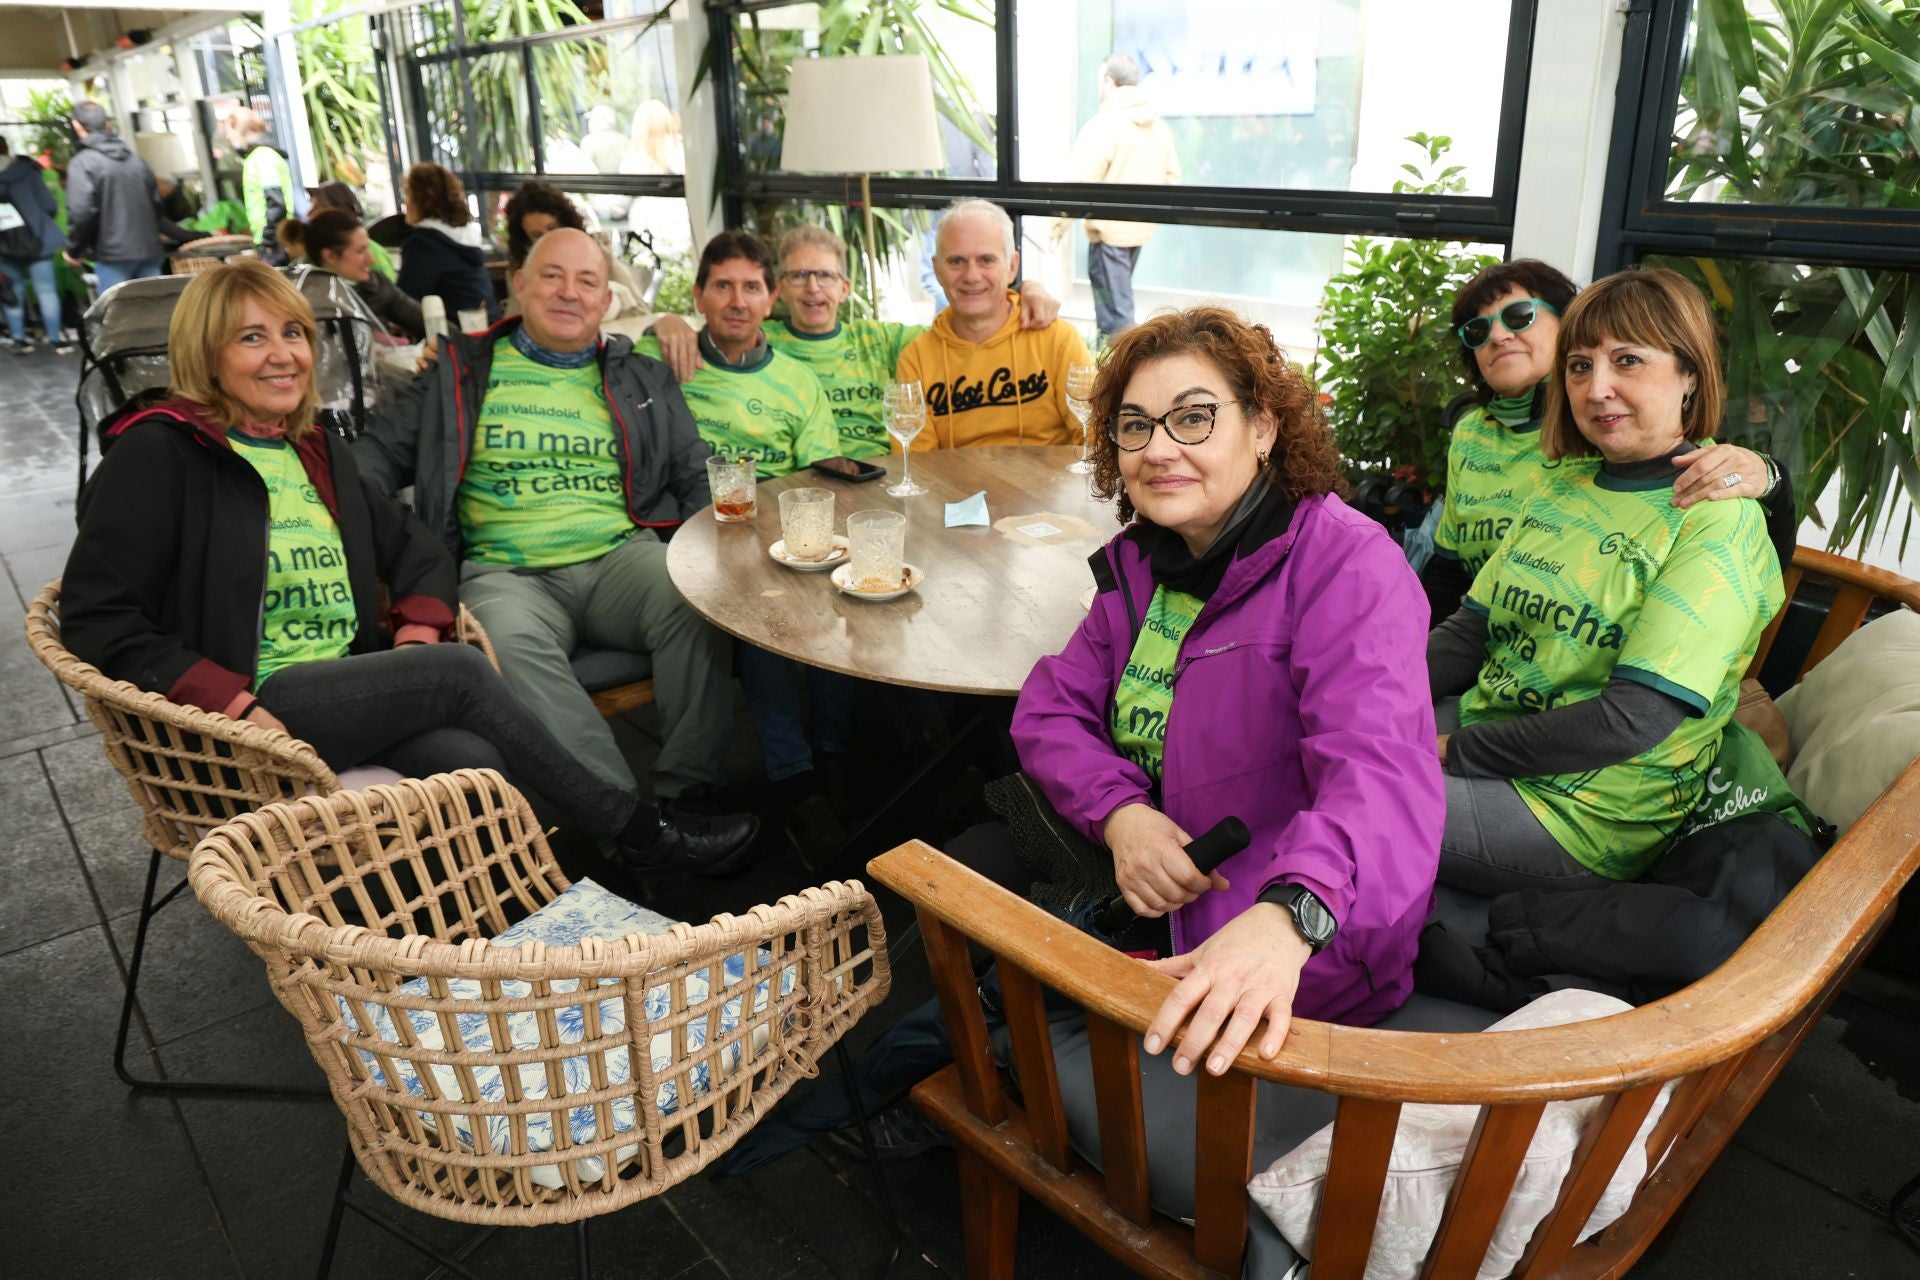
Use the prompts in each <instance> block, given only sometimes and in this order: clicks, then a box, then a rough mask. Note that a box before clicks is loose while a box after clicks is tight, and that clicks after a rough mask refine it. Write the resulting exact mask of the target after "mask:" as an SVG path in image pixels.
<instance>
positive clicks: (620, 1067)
mask: <svg viewBox="0 0 1920 1280" xmlns="http://www.w3.org/2000/svg"><path fill="white" fill-rule="evenodd" d="M674 923H675V922H674V921H671V920H669V919H667V918H666V917H665V916H662V915H660V914H659V913H658V912H655V911H649V910H648V909H647V908H645V907H642V906H639V905H637V904H635V903H632V902H628V901H627V900H626V899H624V898H621V897H619V896H618V895H617V894H613V893H609V892H608V891H607V890H605V889H603V888H601V887H600V886H599V885H597V884H595V883H594V882H593V881H591V880H581V881H578V882H577V883H575V884H573V885H572V886H571V887H569V888H568V889H567V890H566V891H565V892H564V893H562V894H561V895H560V896H559V897H557V898H555V899H554V900H553V901H552V902H550V903H548V904H547V905H546V906H544V907H542V908H541V909H540V910H538V911H536V912H534V913H533V914H532V915H530V916H528V917H527V918H526V919H525V920H522V921H521V922H520V923H519V924H517V925H514V926H513V927H512V928H510V929H507V930H505V931H504V932H502V933H501V934H500V935H499V936H497V937H495V938H494V939H493V945H494V946H496V947H517V946H520V945H521V944H522V943H526V942H531V941H536V940H537V941H540V942H544V943H545V944H546V945H547V946H549V947H563V946H574V945H577V944H578V943H580V942H581V941H582V940H584V939H586V938H603V939H608V940H616V939H619V938H622V937H625V936H626V935H627V934H630V933H643V934H646V933H665V932H667V931H668V930H669V929H671V928H672V927H673V925H674ZM755 959H756V962H757V965H756V967H759V966H765V965H767V964H770V963H771V960H772V957H771V953H770V952H768V951H767V950H766V949H765V948H761V949H760V950H759V951H758V952H757V953H756V957H755ZM721 967H722V975H723V986H724V985H731V984H735V983H739V982H741V981H742V980H743V979H744V977H745V975H746V957H745V956H744V954H736V955H731V956H728V957H726V959H725V960H724V961H723V962H722V966H721ZM710 977H711V973H710V971H709V970H705V969H701V970H697V971H695V972H693V973H690V974H688V975H687V977H686V980H685V981H686V1004H687V1006H688V1007H693V1006H696V1005H698V1004H700V1003H701V1002H702V1001H704V1000H706V999H707V996H708V992H709V990H710ZM797 978H798V965H797V963H790V964H788V965H786V966H785V967H784V968H783V969H781V971H780V993H781V995H782V996H783V997H784V996H787V995H790V994H791V993H792V991H793V988H794V985H795V982H796V981H797ZM616 981H617V979H613V978H603V979H601V985H609V984H612V983H614V982H616ZM770 982H771V980H770V979H763V980H761V981H760V982H759V983H757V984H756V985H755V986H754V988H753V993H752V999H753V1012H755V1013H759V1012H762V1011H764V1010H765V1009H766V1007H767V994H768V988H769V986H770ZM447 988H448V991H449V993H450V995H451V996H452V998H453V999H455V1000H476V1001H477V1000H479V999H481V996H482V992H481V984H480V983H478V982H475V981H473V980H470V979H465V978H455V979H451V980H449V981H448V983H447ZM552 989H553V991H554V992H556V993H562V992H566V991H570V990H573V989H575V984H574V983H572V982H569V981H557V982H555V983H553V984H552ZM531 993H532V988H531V985H530V984H529V983H526V982H519V981H507V982H503V983H501V995H502V997H504V998H507V999H521V998H525V997H526V996H528V995H530V994H531ZM394 994H395V996H396V997H399V998H401V999H404V998H406V997H415V998H429V997H430V994H431V993H430V991H429V988H428V985H427V980H426V979H425V978H414V979H412V980H410V981H408V982H405V983H403V984H401V986H400V987H399V988H397V990H396V991H395V993H394ZM743 996H744V993H743V994H742V995H741V996H735V997H734V998H733V999H731V1000H728V1001H727V1002H726V1003H724V1004H723V1005H722V1006H721V1007H720V1018H719V1026H720V1031H721V1033H722V1034H727V1033H730V1032H732V1031H733V1030H735V1029H736V1028H737V1027H738V1026H739V1025H740V1021H741V1003H742V999H743ZM396 1003H399V1001H398V1000H396ZM645 1005H646V1015H647V1019H648V1021H650V1022H652V1021H659V1020H661V1019H664V1018H666V1017H668V1016H669V1014H670V1013H671V1011H672V1006H673V1001H672V994H671V991H670V989H669V987H668V986H667V985H666V984H662V985H660V986H657V987H653V988H651V989H650V990H648V992H647V995H646V1001H645ZM340 1007H341V1011H342V1013H343V1014H344V1016H345V1020H346V1026H347V1029H348V1030H349V1031H350V1032H356V1031H358V1030H359V1029H360V1023H359V1022H358V1021H357V1020H356V1018H355V1016H354V1012H353V1009H352V1007H351V1006H350V1005H349V1004H348V1002H347V1001H345V1000H344V999H343V1000H341V1002H340ZM367 1010H368V1013H367V1020H368V1023H369V1026H368V1030H369V1031H371V1032H372V1034H373V1035H374V1036H376V1037H377V1038H379V1039H381V1040H385V1041H388V1042H390V1043H393V1044H396V1045H397V1044H399V1043H400V1037H399V1036H398V1035H397V1034H396V1029H395V1027H394V1024H393V1020H392V1014H391V1012H390V1010H389V1009H388V1007H386V1006H384V1005H368V1006H367ZM404 1012H405V1013H406V1017H407V1021H408V1023H409V1024H410V1025H411V1029H412V1031H413V1034H414V1037H415V1039H416V1040H417V1042H418V1044H419V1045H420V1047H421V1048H423V1049H428V1050H434V1051H438V1050H443V1049H445V1048H446V1043H445V1039H444V1037H443V1036H442V1035H441V1031H440V1025H441V1024H440V1020H439V1018H438V1017H437V1016H436V1015H434V1014H433V1013H431V1012H428V1011H426V1010H423V1009H407V1010H404ZM550 1012H551V1014H552V1016H553V1017H554V1019H555V1021H556V1025H557V1028H558V1032H559V1039H560V1041H561V1043H563V1044H569V1043H580V1042H583V1041H585V1040H586V1039H587V1030H586V1012H585V1007H584V1005H581V1004H563V1005H560V1006H558V1007H557V1008H554V1009H552V1010H551V1011H550ZM539 1016H540V1015H539V1014H537V1013H535V1012H533V1011H527V1012H522V1013H513V1014H509V1015H507V1017H506V1030H507V1034H508V1036H509V1037H510V1039H511V1041H512V1047H513V1048H514V1049H516V1050H525V1049H532V1048H535V1047H537V1046H538V1045H539V1044H540V1030H539V1022H538V1018H539ZM457 1022H458V1025H459V1030H460V1038H461V1041H462V1042H463V1047H464V1048H465V1049H467V1050H468V1051H469V1052H473V1053H483V1054H484V1053H496V1052H499V1051H500V1050H499V1047H498V1046H496V1044H495V1042H494V1037H493V1033H492V1031H491V1029H490V1022H489V1018H488V1016H487V1015H485V1014H482V1013H470V1014H469V1013H463V1014H459V1015H458V1017H457ZM598 1022H599V1024H600V1035H601V1037H603V1038H605V1037H610V1038H612V1039H614V1040H616V1041H618V1042H619V1043H618V1046H617V1047H608V1048H604V1049H601V1048H595V1049H590V1050H588V1051H586V1052H583V1053H582V1054H581V1055H580V1056H579V1057H571V1058H563V1059H561V1060H560V1064H559V1065H560V1072H561V1076H562V1080H563V1085H564V1088H563V1091H562V1093H561V1094H560V1095H559V1096H561V1097H565V1096H566V1095H567V1094H571V1093H584V1092H589V1091H591V1090H592V1088H593V1071H592V1064H591V1062H590V1057H591V1056H592V1055H594V1054H598V1056H600V1057H601V1059H602V1060H603V1062H604V1069H605V1071H606V1077H607V1082H608V1083H609V1084H610V1085H612V1086H615V1087H618V1086H620V1085H623V1084H627V1083H629V1082H631V1081H632V1079H633V1070H632V1066H631V1064H630V1062H629V1061H628V1057H627V1050H626V1048H625V1039H624V1038H623V1037H622V1036H621V1032H622V1031H623V1029H624V1028H625V1026H626V1007H625V1001H623V1000H621V999H617V998H615V999H606V1000H602V1001H600V1002H599V1017H598ZM685 1036H686V1048H687V1052H688V1053H693V1052H695V1051H697V1050H698V1049H700V1048H701V1047H702V1046H704V1045H705V1044H706V1042H707V1020H706V1019H705V1018H696V1019H694V1020H692V1021H690V1022H688V1023H687V1024H686V1029H685ZM749 1039H750V1040H751V1041H752V1043H751V1046H750V1048H749V1052H750V1053H755V1054H757V1053H759V1052H760V1050H761V1049H762V1048H763V1047H764V1045H765V1043H766V1028H764V1027H761V1028H758V1029H756V1030H755V1032H754V1034H753V1035H752V1036H751V1037H749ZM603 1042H604V1041H603ZM651 1047H652V1053H651V1057H652V1059H653V1063H652V1065H653V1069H654V1070H655V1071H664V1070H666V1069H667V1067H668V1065H669V1064H670V1063H671V1062H672V1061H673V1060H674V1054H673V1036H672V1033H671V1032H669V1031H661V1032H658V1033H656V1034H655V1035H654V1036H653V1038H652V1041H651ZM742 1047H743V1046H742V1043H741V1042H737V1041H736V1042H735V1043H733V1044H731V1045H728V1046H727V1048H726V1049H725V1050H724V1051H723V1052H722V1053H721V1054H720V1055H719V1056H718V1058H717V1059H710V1060H708V1061H703V1062H700V1063H698V1064H696V1065H695V1066H694V1067H693V1069H692V1070H691V1071H689V1072H688V1077H689V1083H690V1085H691V1087H692V1091H693V1092H694V1093H696V1094H702V1093H705V1092H707V1090H708V1089H709V1088H710V1087H711V1085H712V1083H713V1081H712V1080H711V1078H710V1075H711V1064H712V1062H713V1061H718V1062H719V1063H720V1066H721V1073H722V1076H723V1078H724V1077H726V1076H729V1075H731V1074H733V1072H734V1070H735V1069H736V1068H738V1067H739V1066H740V1064H741V1060H742ZM359 1053H360V1059H361V1061H362V1062H363V1063H364V1064H365V1065H366V1068H367V1071H368V1073H369V1074H370V1075H372V1076H373V1078H374V1079H375V1080H376V1081H378V1082H379V1083H381V1084H382V1085H384V1084H386V1083H387V1077H386V1075H385V1073H384V1072H383V1070H382V1068H381V1066H380V1063H379V1060H378V1059H377V1058H376V1057H375V1056H374V1055H373V1054H372V1053H370V1052H368V1051H367V1050H365V1049H361V1050H359ZM390 1061H392V1062H393V1065H394V1072H395V1075H396V1077H397V1078H398V1079H399V1081H400V1083H401V1085H402V1087H404V1088H405V1089H406V1090H407V1091H408V1092H409V1093H414V1094H419V1095H421V1096H425V1094H426V1088H425V1086H424V1085H423V1083H422V1082H421V1080H420V1077H419V1074H418V1072H417V1070H416V1068H415V1066H414V1064H413V1063H412V1062H410V1061H407V1060H405V1059H399V1058H394V1059H390ZM431 1070H432V1073H433V1077H434V1086H435V1091H436V1092H437V1093H438V1094H439V1095H440V1096H441V1097H442V1098H447V1099H453V1100H457V1101H465V1100H467V1095H466V1094H465V1093H464V1092H463V1084H462V1080H461V1076H460V1073H458V1072H456V1071H455V1070H454V1068H452V1067H449V1066H443V1065H435V1066H433V1067H432V1068H431ZM518 1071H519V1083H520V1096H521V1097H523V1098H528V1099H536V1098H545V1097H547V1096H548V1090H547V1073H546V1070H545V1069H544V1067H543V1066H542V1065H541V1064H539V1063H525V1064H522V1065H521V1066H520V1067H519V1068H518ZM472 1074H473V1078H474V1082H475V1086H476V1090H477V1094H478V1097H477V1099H476V1100H477V1101H481V1102H500V1101H504V1100H505V1098H506V1089H505V1084H504V1081H503V1080H502V1075H501V1069H500V1068H499V1067H492V1066H489V1067H479V1068H475V1069H473V1073H472ZM654 1105H655V1106H656V1107H657V1108H658V1109H659V1110H660V1112H661V1113H662V1114H663V1115H670V1114H672V1113H673V1112H674V1111H676V1110H678V1109H679V1105H680V1098H679V1086H678V1082H677V1081H675V1080H671V1079H669V1080H664V1081H661V1082H660V1083H659V1086H658V1088H657V1090H656V1092H655V1097H654ZM611 1112H612V1118H613V1131H614V1132H615V1133H626V1132H629V1131H631V1130H632V1129H633V1128H634V1127H635V1115H634V1102H633V1097H632V1095H631V1094H629V1095H626V1096H624V1097H620V1098H617V1099H616V1100H614V1101H613V1102H612V1104H611ZM566 1117H567V1127H568V1131H569V1134H570V1136H571V1138H572V1140H573V1141H574V1142H592V1141H594V1140H595V1138H596V1122H595V1116H594V1109H593V1107H592V1106H590V1105H587V1106H577V1107H572V1108H570V1109H568V1110H567V1111H566ZM450 1118H451V1120H452V1123H453V1127H454V1130H455V1133H456V1134H457V1135H458V1137H459V1139H460V1141H461V1142H462V1143H463V1144H464V1145H467V1146H469V1147H473V1146H476V1145H477V1144H476V1142H475V1133H474V1127H473V1122H474V1117H472V1116H470V1115H465V1114H456V1115H453V1116H452V1117H450ZM480 1118H481V1119H482V1120H484V1121H485V1127H486V1134H485V1143H486V1149H487V1150H490V1151H496V1152H498V1151H505V1150H508V1149H510V1145H511V1133H512V1126H511V1122H510V1121H509V1119H508V1117H506V1116H497V1115H496V1116H484V1117H480ZM421 1119H422V1120H423V1121H425V1122H426V1123H427V1124H428V1125H429V1126H432V1125H434V1124H435V1122H436V1119H437V1117H434V1116H432V1115H428V1114H425V1113H422V1114H421ZM526 1126H527V1143H528V1147H529V1149H530V1150H532V1151H551V1150H552V1149H553V1146H554V1142H553V1113H551V1112H543V1113H540V1114H537V1115H529V1116H527V1117H526ZM636 1150H638V1146H637V1144H636V1145H635V1146H630V1147H623V1148H621V1149H620V1150H619V1151H618V1152H617V1158H619V1159H625V1158H627V1157H628V1156H629V1155H631V1154H632V1153H633V1152H634V1151H636ZM575 1172H576V1174H577V1175H578V1176H579V1177H580V1178H582V1179H586V1180H594V1179H598V1178H599V1177H600V1176H601V1173H602V1169H601V1163H600V1160H599V1159H598V1158H593V1157H585V1158H582V1159H579V1160H577V1161H575ZM531 1176H532V1178H533V1180H534V1181H535V1182H537V1183H540V1184H541V1185H543V1186H550V1187H556V1188H557V1187H560V1186H563V1185H564V1183H563V1180H562V1178H561V1171H560V1169H559V1167H558V1166H556V1165H541V1166H536V1167H535V1168H534V1169H533V1170H532V1175H531Z"/></svg>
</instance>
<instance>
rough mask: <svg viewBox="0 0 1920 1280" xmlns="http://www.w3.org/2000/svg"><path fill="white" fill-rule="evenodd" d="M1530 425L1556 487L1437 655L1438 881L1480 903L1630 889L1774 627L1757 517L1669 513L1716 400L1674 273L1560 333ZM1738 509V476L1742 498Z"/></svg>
mask: <svg viewBox="0 0 1920 1280" xmlns="http://www.w3.org/2000/svg"><path fill="white" fill-rule="evenodd" d="M1551 367H1552V370H1553V380H1552V382H1551V383H1550V384H1549V391H1548V398H1547V408H1546V414H1545V419H1544V422H1543V424H1542V426H1541V429H1540V430H1541V440H1540V446H1541V453H1542V455H1543V456H1544V457H1545V459H1546V460H1547V462H1548V463H1554V462H1560V461H1563V460H1566V461H1569V462H1571V461H1583V460H1585V459H1587V458H1590V457H1596V456H1597V458H1598V464H1597V465H1593V464H1586V465H1578V466H1572V465H1569V466H1561V467H1557V468H1552V469H1551V470H1550V471H1549V472H1548V473H1547V474H1546V476H1545V478H1544V479H1543V481H1542V482H1541V484H1540V485H1539V487H1538V488H1537V489H1535V491H1534V492H1533V493H1532V494H1531V495H1530V496H1529V498H1528V500H1527V501H1526V502H1525V503H1524V504H1523V505H1522V506H1521V508H1520V516H1519V519H1518V520H1517V521H1516V522H1515V524H1514V525H1513V527H1512V528H1511V529H1509V530H1508V532H1507V534H1506V536H1505V537H1504V538H1502V539H1501V541H1500V544H1499V546H1498V547H1497V548H1496V549H1495V550H1494V552H1493V554H1492V556H1491V557H1490V558H1489V559H1488V560H1487V562H1486V564H1484V565H1483V566H1482V567H1481V569H1480V571H1479V573H1477V574H1476V575H1475V576H1474V579H1473V586H1472V587H1471V589H1470V590H1469V591H1468V592H1467V597H1466V600H1465V601H1464V602H1463V603H1462V605H1461V606H1460V608H1459V609H1458V610H1457V611H1456V612H1454V613H1453V614H1452V615H1451V616H1450V617H1448V618H1447V620H1446V621H1445V622H1443V623H1441V624H1440V626H1438V627H1436V628H1435V629H1434V630H1433V632H1432V633H1431V634H1430V635H1429V637H1428V640H1427V666H1428V674H1429V678H1430V681H1431V685H1432V692H1433V695H1434V696H1435V697H1436V698H1443V697H1446V696H1448V695H1451V694H1456V693H1462V692H1464V694H1465V696H1464V697H1463V698H1462V699H1461V701H1460V706H1459V714H1458V719H1459V725H1458V727H1457V728H1456V727H1453V726H1451V725H1450V724H1448V723H1447V719H1446V717H1444V716H1443V717H1442V721H1441V729H1442V730H1443V732H1442V734H1441V736H1440V738H1439V739H1438V753H1439V757H1440V763H1441V767H1442V768H1443V769H1444V770H1445V771H1446V791H1447V821H1446V834H1445V838H1444V840H1443V843H1442V844H1441V851H1440V878H1441V879H1442V880H1444V881H1446V882H1447V883H1449V884H1452V885H1456V886H1458V887H1460V888H1463V889H1466V890H1469V891H1471V892H1474V893H1479V894H1483V895H1486V896H1495V895H1498V894H1501V893H1506V892H1509V891H1513V890H1520V889H1579V888H1587V887H1594V886H1599V885H1603V884H1605V883H1607V882H1608V881H1610V880H1631V879H1633V878H1634V877H1636V876H1638V875H1639V874H1640V873H1641V872H1642V871H1644V870H1645V869H1646V868H1647V866H1648V865H1649V864H1650V863H1651V862H1652V861H1653V860H1654V859H1655V858H1656V857H1657V856H1659V853H1660V851H1661V850H1662V848H1664V847H1665V845H1666V842H1667V839H1668V837H1669V836H1670V835H1671V834H1672V833H1673V832H1674V830H1675V829H1676V828H1677V827H1678V826H1679V825H1680V822H1681V820H1682V819H1683V818H1684V817H1686V815H1687V813H1688V812H1689V811H1690V810H1691V809H1692V808H1693V807H1694V805H1695V803H1696V802H1698V801H1699V799H1700V797H1701V795H1702V792H1703V789H1704V788H1705V786H1706V782H1707V772H1708V769H1709V768H1710V766H1711V765H1712V764H1713V760H1714V756H1715V754H1716V753H1717V752H1718V750H1719V745H1720V735H1721V730H1722V729H1723V728H1724V727H1725V726H1726V723H1727V721H1728V720H1729V719H1731V718H1732V716H1733V709H1734V705H1735V703H1736V702H1737V701H1738V699H1739V692H1740V679H1741V677H1742V676H1743V675H1744V674H1745V673H1746V670H1747V665H1748V663H1749V662H1750V661H1751V660H1752V658H1753V655H1754V653H1755V651H1756V649H1757V647H1758V644H1759V639H1760V633H1761V631H1762V630H1763V629H1764V628H1765V626H1766V624H1767V620H1768V619H1769V618H1771V617H1772V616H1773V615H1774V614H1775V613H1776V612H1777V611H1778V610H1779V608H1780V605H1781V601H1782V598H1783V597H1782V589H1781V582H1780V564H1779V562H1778V560H1777V558H1776V556H1775V553H1774V552H1773V551H1772V549H1771V548H1770V547H1769V545H1768V540H1767V529H1766V521H1765V518H1764V517H1763V514H1762V512H1761V509H1760V507H1759V505H1758V504H1756V503H1752V502H1694V503H1690V504H1688V505H1686V506H1684V507H1683V506H1679V505H1676V504H1675V502H1674V500H1673V492H1672V475H1673V467H1674V459H1676V458H1678V459H1680V460H1681V461H1682V462H1683V463H1684V462H1685V461H1687V460H1688V457H1689V455H1691V454H1692V453H1694V452H1696V451H1700V450H1703V449H1705V448H1706V447H1707V446H1709V445H1710V444H1711V440H1710V439H1709V432H1711V431H1712V429H1713V427H1714V425H1715V424H1717V423H1718V422H1720V420H1721V412H1722V408H1723V406H1724V403H1725V394H1726V393H1725V384H1724V383H1723V381H1722V377H1721V372H1720V358H1719V354H1718V348H1717V345H1716V342H1715V338H1714V330H1713V317H1712V314H1711V312H1710V311H1709V310H1708V308H1707V303H1706V300H1705V299H1704V298H1702V297H1701V295H1700V293H1699V291H1698V290H1697V289H1695V288H1694V287H1693V286H1692V285H1691V284H1689V283H1687V281H1686V279H1685V278H1684V277H1682V276H1680V275H1679V274H1677V273H1675V272H1673V271H1668V270H1665V269H1651V270H1634V271H1623V272H1621V273H1619V274H1617V275H1612V276H1608V277H1607V278H1606V279H1604V280H1599V281H1596V282H1595V283H1593V284H1592V285H1590V286H1588V287H1587V289H1586V290H1584V291H1583V292H1582V293H1581V294H1580V295H1579V296H1578V297H1577V298H1575V299H1574V300H1573V302H1572V303H1571V304H1570V305H1569V306H1568V308H1567V311H1566V314H1565V315H1564V316H1563V317H1562V318H1561V321H1560V330H1559V333H1558V336H1557V338H1556V344H1555V351H1554V357H1553V364H1552V366H1551ZM1721 483H1722V484H1723V485H1724V487H1726V488H1729V489H1731V488H1735V487H1737V486H1738V484H1739V483H1740V477H1738V476H1735V477H1734V479H1733V481H1732V483H1727V482H1725V481H1722V482H1721Z"/></svg>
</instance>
